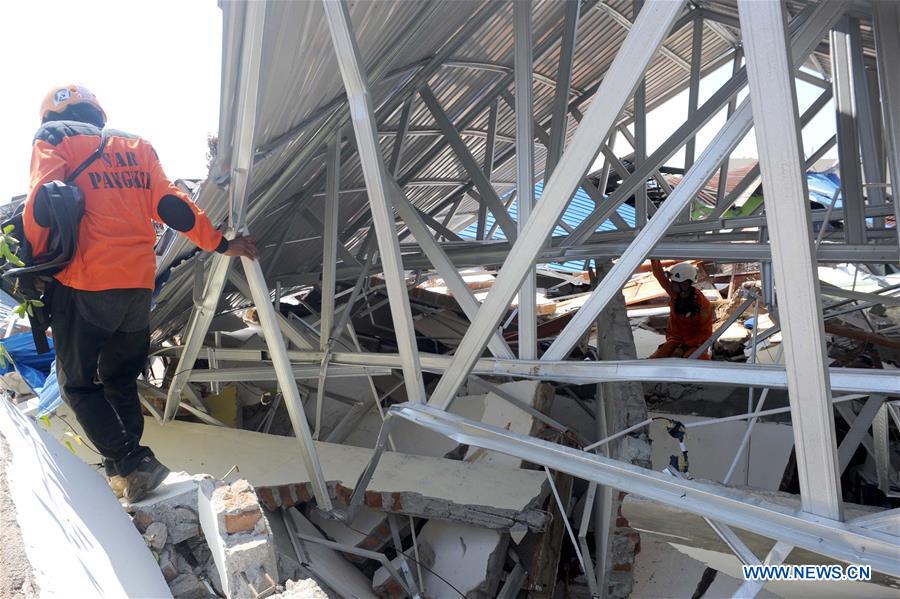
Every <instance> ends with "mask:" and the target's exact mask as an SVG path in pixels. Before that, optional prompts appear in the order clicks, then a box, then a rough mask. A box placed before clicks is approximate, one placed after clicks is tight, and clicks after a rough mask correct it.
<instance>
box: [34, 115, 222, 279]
mask: <svg viewBox="0 0 900 599" xmlns="http://www.w3.org/2000/svg"><path fill="white" fill-rule="evenodd" d="M106 134H107V138H108V139H107V143H106V147H105V148H104V150H103V154H102V155H101V156H100V157H99V158H97V159H96V160H95V161H94V162H93V163H92V164H91V166H90V167H88V168H87V169H86V170H85V171H84V172H83V173H81V175H79V176H78V178H77V179H76V180H75V182H74V183H75V184H76V185H77V186H78V187H79V188H80V189H81V191H82V193H83V194H84V217H83V218H82V220H81V225H80V228H79V232H78V245H77V249H76V251H75V256H74V257H73V259H72V261H71V262H70V263H69V264H68V265H67V266H66V267H65V268H64V269H63V270H62V271H60V272H59V273H57V274H56V275H55V277H56V279H57V280H59V282H60V283H62V284H63V285H66V286H68V287H72V288H74V289H81V290H85V291H103V290H107V289H153V287H154V273H155V271H156V256H155V254H154V251H153V247H154V244H155V242H156V233H155V230H154V228H153V221H156V222H159V223H165V224H167V225H169V226H170V227H172V228H174V229H176V230H178V231H180V232H181V233H183V234H184V235H186V236H187V237H188V238H189V239H190V240H191V241H192V242H194V243H195V244H196V245H198V246H199V247H200V248H202V249H204V250H206V251H213V250H217V251H220V252H221V251H224V250H225V249H226V248H227V246H228V242H227V241H225V240H224V238H223V237H222V234H221V233H220V232H219V231H217V230H216V229H215V227H213V225H212V223H211V222H210V220H209V218H207V216H206V214H205V213H204V212H203V211H202V210H200V209H199V208H198V207H197V206H196V205H195V204H194V203H193V202H191V201H190V199H189V198H188V197H187V195H186V194H184V193H183V192H182V191H181V190H180V189H178V188H177V187H176V186H175V185H174V184H172V183H171V182H170V181H169V179H168V178H167V177H166V175H165V173H164V172H163V169H162V166H161V165H160V163H159V159H158V158H157V155H156V152H155V151H154V150H153V147H152V146H151V145H150V143H149V142H147V141H146V140H144V139H141V138H140V137H137V136H135V135H130V134H128V133H123V132H121V131H114V130H111V129H107V130H106ZM100 136H101V130H100V129H99V128H97V127H95V126H94V125H90V124H87V123H81V122H76V121H51V122H48V123H44V125H42V126H41V128H40V129H39V130H38V132H37V135H35V140H34V146H33V148H32V154H31V187H30V190H31V191H30V192H29V194H28V197H27V198H26V201H25V209H24V212H23V223H24V228H25V235H26V237H27V238H28V241H29V243H31V246H32V255H35V256H37V255H39V254H41V253H42V252H43V251H44V248H45V246H46V243H47V239H48V235H49V229H48V228H47V224H48V221H47V219H46V218H43V217H42V215H41V206H39V205H36V201H35V198H36V191H37V190H38V189H40V187H41V185H43V184H44V183H47V182H50V181H53V180H60V181H63V180H65V178H66V177H67V176H68V175H69V173H70V172H72V171H74V170H75V169H76V168H78V166H79V165H80V164H81V163H82V162H84V161H85V160H86V159H87V158H88V157H89V156H90V155H91V154H92V153H93V152H94V151H96V149H97V147H98V146H99V145H100Z"/></svg>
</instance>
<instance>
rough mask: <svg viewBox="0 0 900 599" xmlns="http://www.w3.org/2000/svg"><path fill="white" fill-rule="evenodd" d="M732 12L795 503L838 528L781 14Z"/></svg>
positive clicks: (743, 6) (772, 5) (818, 303)
mask: <svg viewBox="0 0 900 599" xmlns="http://www.w3.org/2000/svg"><path fill="white" fill-rule="evenodd" d="M738 9H739V11H740V17H741V32H742V34H743V40H744V51H745V53H746V60H747V74H748V81H749V84H750V98H751V101H752V105H753V117H754V125H755V131H756V142H757V147H758V150H759V161H760V167H761V168H760V171H761V174H762V179H763V189H764V190H766V191H768V192H769V193H768V194H766V215H767V222H768V228H769V235H770V238H771V244H772V262H773V267H774V269H773V270H774V272H775V288H776V292H777V294H778V296H777V298H778V299H777V301H778V313H779V317H780V318H779V321H780V324H781V327H782V331H783V334H784V345H785V350H784V356H785V367H786V371H787V377H788V393H789V397H790V403H791V423H792V425H793V431H794V446H795V448H796V456H797V471H798V474H799V478H800V498H801V502H802V506H803V509H804V511H807V512H810V513H813V514H817V515H819V516H823V517H826V518H831V519H834V520H841V519H842V518H843V504H842V501H841V484H840V473H839V470H838V457H837V445H836V443H835V438H834V410H833V408H832V405H831V386H830V381H829V377H828V376H827V374H826V373H827V366H826V351H825V331H824V327H823V322H822V317H821V314H822V300H821V297H820V296H819V286H818V284H817V279H816V273H815V272H814V268H813V260H812V258H813V257H812V244H811V240H810V231H809V216H810V215H809V199H808V198H809V195H808V191H807V188H806V174H805V172H803V171H802V170H801V164H802V160H803V157H802V154H801V153H802V148H803V144H802V140H801V138H800V128H799V123H798V121H799V115H798V114H797V112H798V111H797V93H796V90H795V88H794V79H793V76H792V74H793V68H792V66H791V59H790V55H789V48H788V42H787V28H786V24H785V18H784V7H783V5H782V4H781V3H780V2H776V1H775V0H769V1H767V2H748V0H740V2H739V3H738ZM839 91H840V90H838V93H839ZM798 236H799V239H798Z"/></svg>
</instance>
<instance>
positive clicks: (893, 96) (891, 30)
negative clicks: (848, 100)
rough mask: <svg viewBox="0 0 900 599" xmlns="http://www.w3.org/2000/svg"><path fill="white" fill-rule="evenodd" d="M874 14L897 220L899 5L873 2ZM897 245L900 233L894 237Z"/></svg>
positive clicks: (899, 201) (899, 171) (899, 172)
mask: <svg viewBox="0 0 900 599" xmlns="http://www.w3.org/2000/svg"><path fill="white" fill-rule="evenodd" d="M872 10H873V11H874V13H875V27H874V29H875V52H876V57H877V58H876V59H877V63H878V87H879V90H880V92H881V118H882V119H884V133H885V135H884V137H885V149H886V151H887V156H888V172H889V173H890V175H891V176H890V179H891V185H892V187H891V197H892V198H893V200H894V218H895V219H896V222H898V223H900V199H898V198H900V191H898V189H900V77H898V76H897V70H898V66H900V36H898V35H897V32H898V31H900V4H898V3H896V2H873V3H872ZM897 242H898V244H900V235H898V239H897Z"/></svg>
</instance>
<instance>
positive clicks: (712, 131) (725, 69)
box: [592, 63, 837, 170]
mask: <svg viewBox="0 0 900 599" xmlns="http://www.w3.org/2000/svg"><path fill="white" fill-rule="evenodd" d="M731 73H732V63H728V64H726V65H724V66H722V67H720V68H718V69H717V70H715V71H713V72H712V73H710V74H709V75H707V76H706V77H704V78H703V79H701V80H700V94H699V101H698V106H699V105H702V104H703V102H705V101H706V100H708V99H709V97H710V96H712V95H713V94H714V93H715V92H716V91H717V90H718V89H719V88H720V87H721V86H722V85H723V84H724V83H725V82H726V81H728V79H729V78H731ZM795 81H796V85H797V105H798V107H799V113H800V114H802V113H803V111H804V110H806V108H808V107H809V106H810V105H811V104H812V103H813V102H814V101H815V100H816V98H818V97H819V95H820V94H821V93H822V91H823V90H822V89H821V88H819V87H816V86H814V85H812V84H811V83H806V82H805V81H800V80H795ZM747 95H748V91H747V89H746V87H745V88H744V91H742V92H740V93H739V94H738V103H740V102H741V101H742V100H743V99H744V98H746V97H747ZM687 115H688V91H687V90H685V91H683V92H682V93H680V94H678V95H677V96H675V97H673V98H672V99H671V100H669V101H668V102H666V103H665V104H663V105H662V106H660V107H659V108H657V109H656V110H654V111H652V112H650V113H648V114H647V153H648V154H650V153H652V152H653V151H654V150H655V149H656V148H658V147H659V146H660V145H661V144H662V143H663V142H664V141H665V140H666V139H667V138H668V137H669V135H671V134H672V133H673V132H674V131H675V129H677V128H678V127H679V126H681V124H682V123H684V121H685V120H686V119H687ZM725 115H726V112H725V110H722V111H720V112H719V113H718V114H717V115H716V116H714V117H713V118H712V119H710V121H709V122H708V123H707V124H706V125H705V126H704V127H703V128H702V129H701V130H700V133H699V134H698V135H697V144H696V151H695V157H696V156H700V153H701V152H702V151H703V149H704V148H706V146H707V145H709V143H710V141H712V139H713V138H714V137H715V135H716V133H717V132H718V131H719V130H720V129H721V128H722V126H723V125H724V124H725ZM835 127H836V124H835V115H834V101H833V100H830V101H829V102H828V103H827V104H825V106H824V107H823V108H822V110H820V111H819V114H818V115H817V116H816V117H815V118H813V119H812V120H811V121H810V122H809V124H808V125H807V126H806V127H805V128H804V130H803V149H804V151H805V153H806V155H807V156H808V155H810V154H812V153H813V152H815V151H816V150H818V149H819V148H820V147H821V146H822V144H823V143H825V142H826V141H827V140H828V139H829V138H830V137H831V136H832V135H834V132H835ZM629 129H631V130H632V131H633V128H632V127H629ZM614 150H615V153H616V154H617V155H618V156H624V155H627V154H630V153H631V152H632V148H631V146H630V145H628V142H627V141H625V140H623V139H622V136H621V135H619V136H618V137H617V139H616V145H615V147H614ZM731 156H732V158H754V159H755V158H756V157H757V151H756V136H755V135H754V134H753V130H752V129H751V130H750V133H748V134H747V136H746V137H744V139H743V141H742V142H741V143H740V144H738V146H737V148H735V150H734V152H733V153H732V155H731ZM824 158H837V149H836V148H832V149H831V150H829V151H828V152H827V153H826V154H825V156H824ZM667 164H669V165H672V166H679V167H681V166H684V149H683V148H682V149H681V150H679V151H678V152H677V153H676V154H675V155H674V156H672V158H670V159H669V161H668V162H667ZM602 166H603V157H602V155H601V156H600V157H599V158H598V159H597V162H596V163H595V165H594V167H593V168H592V170H595V169H599V168H600V167H602Z"/></svg>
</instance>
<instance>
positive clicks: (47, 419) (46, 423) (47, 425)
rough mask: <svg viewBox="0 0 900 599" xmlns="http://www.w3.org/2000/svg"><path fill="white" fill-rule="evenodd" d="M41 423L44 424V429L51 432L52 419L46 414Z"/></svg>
mask: <svg viewBox="0 0 900 599" xmlns="http://www.w3.org/2000/svg"><path fill="white" fill-rule="evenodd" d="M41 422H43V423H44V428H45V429H47V430H48V431H49V430H50V417H49V416H47V415H46V414H44V415H43V416H41Z"/></svg>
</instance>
